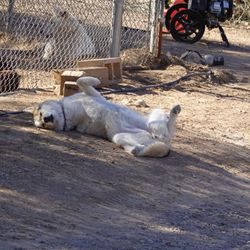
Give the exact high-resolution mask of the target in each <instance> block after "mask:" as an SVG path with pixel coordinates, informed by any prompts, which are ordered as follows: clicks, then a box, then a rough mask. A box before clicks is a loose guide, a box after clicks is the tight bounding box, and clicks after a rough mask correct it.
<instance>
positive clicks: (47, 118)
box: [43, 115, 54, 123]
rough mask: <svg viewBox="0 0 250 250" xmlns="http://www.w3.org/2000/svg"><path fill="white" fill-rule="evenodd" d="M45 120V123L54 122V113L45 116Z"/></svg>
mask: <svg viewBox="0 0 250 250" xmlns="http://www.w3.org/2000/svg"><path fill="white" fill-rule="evenodd" d="M43 121H44V122H45V123H47V122H52V123H53V122H54V116H53V115H50V116H47V117H44V118H43Z"/></svg>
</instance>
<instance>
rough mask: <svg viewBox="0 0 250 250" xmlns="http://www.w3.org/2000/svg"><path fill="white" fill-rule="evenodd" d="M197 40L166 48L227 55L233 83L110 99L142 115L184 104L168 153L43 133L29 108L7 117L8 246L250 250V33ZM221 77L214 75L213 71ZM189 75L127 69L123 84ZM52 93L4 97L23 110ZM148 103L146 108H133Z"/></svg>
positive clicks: (1, 138) (2, 195)
mask: <svg viewBox="0 0 250 250" xmlns="http://www.w3.org/2000/svg"><path fill="white" fill-rule="evenodd" d="M226 32H227V35H228V38H229V40H230V42H231V46H230V47H229V48H226V47H224V46H223V45H222V44H221V42H220V37H219V33H218V32H217V31H210V32H208V31H207V32H206V34H205V37H204V39H202V41H201V42H198V43H196V44H194V45H186V44H181V43H177V42H174V41H173V40H172V38H171V36H170V35H168V34H167V35H164V44H163V53H166V52H167V51H170V52H171V53H172V55H176V56H178V55H180V54H181V53H183V52H184V51H185V50H186V49H194V50H198V51H199V52H200V53H202V54H205V53H210V54H220V55H223V56H224V58H225V66H223V67H220V68H219V69H220V70H222V69H224V70H227V72H230V74H231V76H234V77H236V78H237V82H236V80H235V79H234V78H233V77H232V78H231V79H228V83H226V84H213V83H212V82H209V81H208V80H204V79H202V78H200V77H196V78H194V79H191V80H189V81H185V82H181V83H180V84H178V86H177V87H176V88H174V89H172V90H169V91H167V90H164V89H150V90H147V91H140V92H135V93H127V94H124V93H123V94H112V95H109V96H108V97H109V98H110V100H112V101H114V102H118V103H122V104H125V105H128V106H130V107H131V108H134V109H137V110H139V111H142V112H147V111H149V110H150V109H152V108H155V107H161V108H164V109H165V110H169V109H170V107H171V106H172V105H174V104H176V103H179V104H180V105H181V106H182V112H181V114H180V117H179V119H178V125H177V131H176V138H175V139H174V141H173V144H172V151H171V153H170V155H169V156H168V157H166V158H161V159H152V158H135V157H133V156H130V155H128V154H126V153H125V152H124V151H123V150H122V149H120V148H118V147H116V146H115V145H113V144H112V143H110V142H108V141H105V140H102V139H98V138H95V137H92V136H87V135H81V134H79V133H77V132H62V133H58V132H53V131H44V130H37V129H36V128H34V126H33V124H32V117H31V114H30V113H28V112H27V113H22V114H17V115H8V116H7V115H6V116H0V132H1V134H0V152H1V160H0V166H1V171H0V185H1V186H0V202H1V203H0V214H1V217H0V249H4V250H9V249H18V250H21V249H22V250H24V249H29V250H30V249H102V250H104V249H107V250H110V249H126V250H128V249H131V250H132V249H142V250H147V249H201V250H205V249H216V250H217V249H245V250H246V249H250V217H249V214H250V207H249V204H250V197H249V191H250V189H249V188H250V182H249V166H250V46H249V37H250V30H249V29H247V27H243V28H238V27H237V28H235V27H234V28H231V27H228V28H226ZM212 70H214V69H212ZM185 73H186V72H185V68H181V67H180V66H170V67H168V68H167V69H166V70H154V71H152V70H151V71H150V70H148V71H136V72H129V71H126V72H124V84H128V85H130V86H131V85H132V86H141V85H146V84H153V83H164V82H169V81H172V80H175V79H177V78H178V77H179V76H180V75H181V74H185ZM50 98H57V97H56V96H54V95H53V94H52V93H51V92H47V91H39V92H37V93H34V92H28V91H22V92H19V93H16V94H14V95H8V96H1V97H0V109H1V110H8V111H15V110H22V109H24V108H28V107H31V106H32V105H34V104H36V103H39V102H41V101H43V100H47V99H50ZM140 100H143V101H144V102H145V103H146V104H147V105H148V107H141V106H140V107H137V103H138V101H140Z"/></svg>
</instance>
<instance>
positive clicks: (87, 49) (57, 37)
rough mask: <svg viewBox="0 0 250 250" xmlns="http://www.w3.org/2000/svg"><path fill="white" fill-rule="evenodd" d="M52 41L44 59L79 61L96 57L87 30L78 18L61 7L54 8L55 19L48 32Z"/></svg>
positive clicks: (46, 49)
mask: <svg viewBox="0 0 250 250" xmlns="http://www.w3.org/2000/svg"><path fill="white" fill-rule="evenodd" d="M47 32H48V33H49V36H50V39H49V41H48V42H47V43H46V45H45V48H44V53H43V58H44V59H46V60H47V59H57V60H60V59H62V58H63V59H67V60H70V59H72V60H73V59H79V58H80V57H81V56H83V55H85V56H86V55H95V46H94V44H93V42H92V41H91V38H90V37H89V35H88V34H87V31H86V29H85V28H84V27H83V25H82V24H80V23H79V21H78V20H77V18H76V17H74V16H73V15H71V14H70V13H69V12H67V11H65V10H61V9H60V8H59V7H54V8H53V18H52V22H51V25H50V27H49V28H48V31H47Z"/></svg>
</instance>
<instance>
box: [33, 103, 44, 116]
mask: <svg viewBox="0 0 250 250" xmlns="http://www.w3.org/2000/svg"><path fill="white" fill-rule="evenodd" d="M41 108H42V105H41V104H39V105H37V106H35V107H34V108H33V110H32V114H33V116H35V115H37V114H38V113H39V111H40V110H41Z"/></svg>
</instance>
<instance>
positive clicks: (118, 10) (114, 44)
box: [110, 0, 124, 57]
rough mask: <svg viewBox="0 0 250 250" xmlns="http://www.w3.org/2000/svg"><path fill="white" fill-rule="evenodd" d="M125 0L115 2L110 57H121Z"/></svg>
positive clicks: (114, 0)
mask: <svg viewBox="0 0 250 250" xmlns="http://www.w3.org/2000/svg"><path fill="white" fill-rule="evenodd" d="M123 5H124V0H113V10H112V27H111V48H110V56H111V57H118V56H120V49H121V28H122V14H123Z"/></svg>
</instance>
